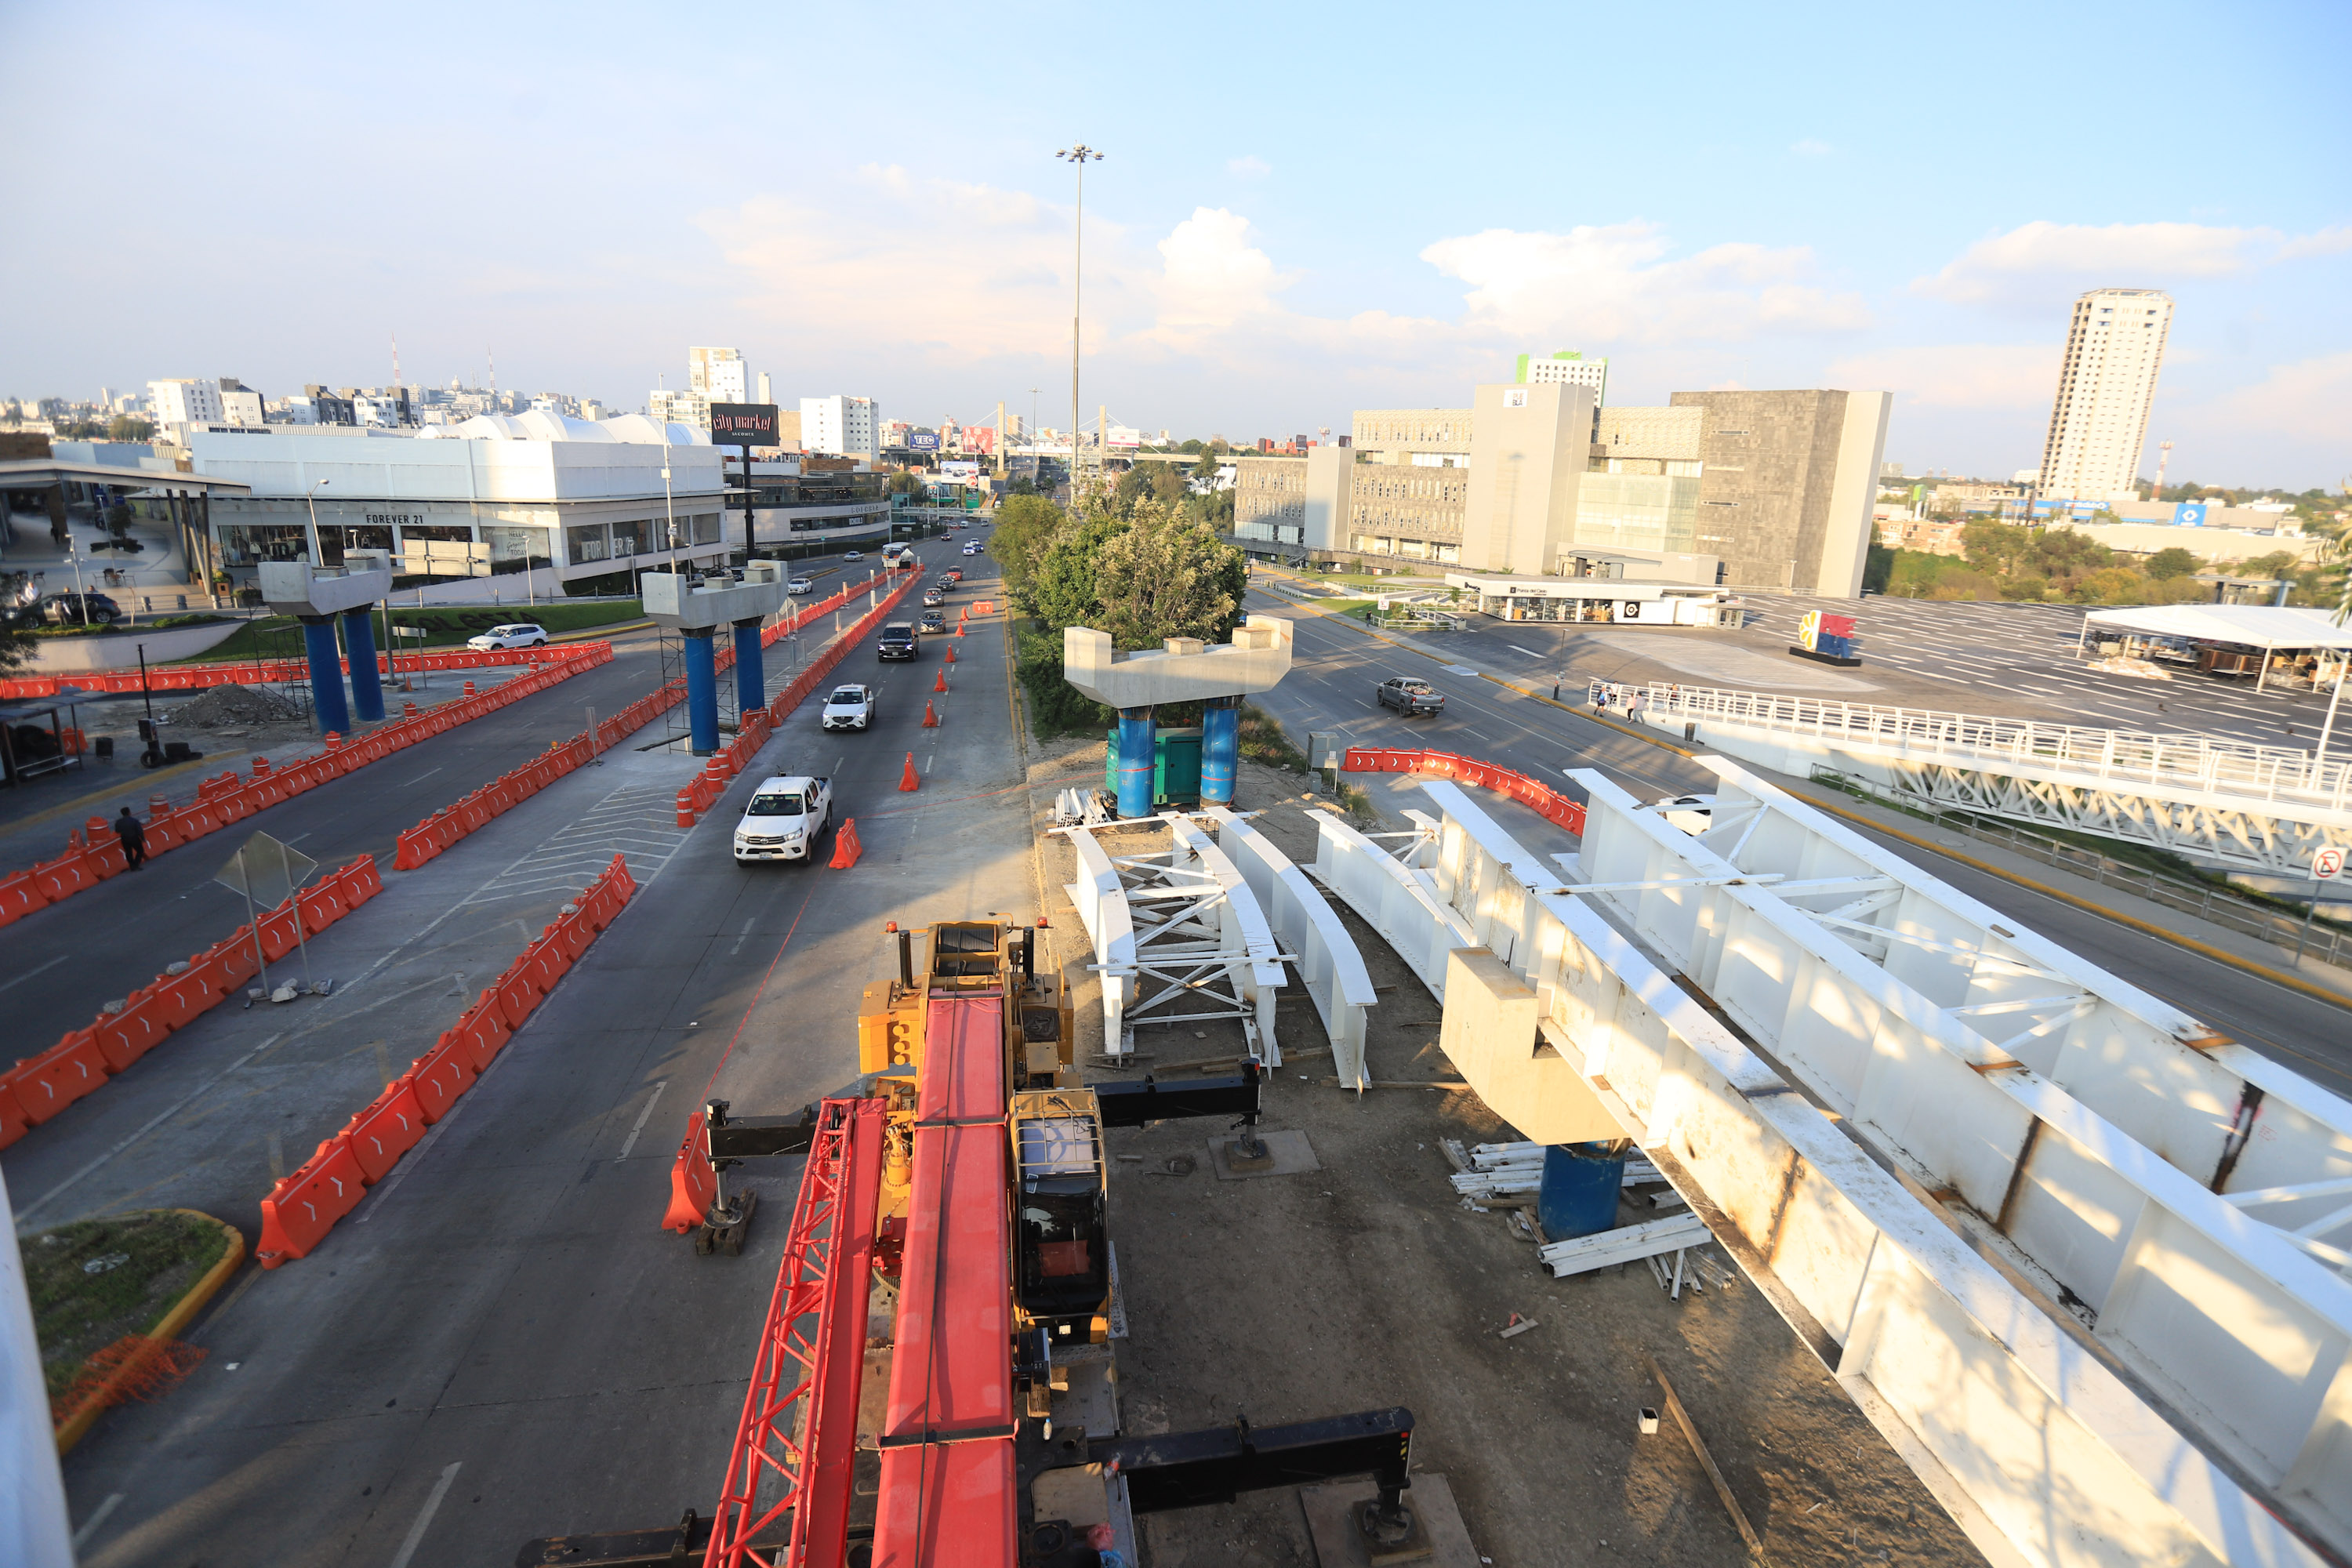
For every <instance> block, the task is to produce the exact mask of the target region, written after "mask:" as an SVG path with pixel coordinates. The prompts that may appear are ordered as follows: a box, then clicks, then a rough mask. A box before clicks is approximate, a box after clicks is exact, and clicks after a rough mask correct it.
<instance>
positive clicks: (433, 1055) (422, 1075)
mask: <svg viewBox="0 0 2352 1568" xmlns="http://www.w3.org/2000/svg"><path fill="white" fill-rule="evenodd" d="M474 1078H475V1073H474V1068H473V1064H472V1063H470V1062H468V1061H467V1059H466V1054H465V1052H464V1051H462V1050H459V1049H457V1047H452V1046H436V1047H433V1049H432V1050H430V1051H428V1052H427V1053H425V1055H424V1056H421V1057H419V1058H416V1065H415V1067H413V1068H410V1069H409V1070H408V1071H407V1072H406V1073H405V1074H404V1075H403V1081H404V1082H407V1083H411V1084H414V1085H415V1089H416V1104H417V1107H418V1109H419V1110H422V1111H423V1112H424V1113H425V1121H427V1122H434V1121H440V1120H441V1118H442V1117H444V1116H446V1114H448V1110H449V1108H450V1107H451V1106H453V1105H455V1104H457V1097H458V1096H459V1095H461V1094H463V1093H465V1092H466V1091H467V1089H471V1088H473V1086H474Z"/></svg>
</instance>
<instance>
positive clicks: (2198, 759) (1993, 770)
mask: <svg viewBox="0 0 2352 1568" xmlns="http://www.w3.org/2000/svg"><path fill="white" fill-rule="evenodd" d="M1589 695H1590V696H1591V700H1593V701H1595V702H1596V703H1604V702H1605V703H1607V704H1608V705H1610V706H1612V707H1616V708H1619V709H1622V708H1624V707H1625V706H1626V704H1627V703H1628V701H1629V700H1631V699H1633V698H1634V697H1637V696H1638V697H1639V698H1640V699H1641V703H1642V706H1641V709H1640V710H1639V715H1638V717H1639V721H1640V722H1643V723H1645V724H1648V725H1651V726H1653V727H1655V728H1660V729H1667V730H1673V731H1683V730H1685V728H1691V729H1693V730H1694V731H1695V733H1694V738H1695V739H1696V740H1698V741H1700V742H1704V743H1705V744H1706V745H1708V746H1712V747H1716V748H1718V749H1720V750H1723V751H1726V752H1731V753H1733V754H1734V755H1737V756H1739V757H1742V758H1744V759H1745V760H1747V761H1748V762H1752V763H1759V764H1760V765H1762V766H1765V767H1769V768H1774V769H1777V770H1779V771H1780V772H1783V773H1794V774H1795V775H1796V776H1798V777H1800V778H1802V777H1804V776H1805V775H1806V774H1807V773H1809V772H1810V771H1811V768H1812V767H1813V766H1827V767H1831V768H1834V769H1836V770H1838V771H1840V772H1843V773H1858V774H1861V775H1862V776H1864V777H1866V778H1869V779H1872V780H1873V781H1874V782H1875V783H1877V784H1881V785H1883V786H1885V788H1887V789H1889V790H1892V791H1894V792H1895V793H1896V794H1898V795H1909V796H1911V797H1912V798H1913V799H1916V800H1918V801H1921V802H1923V803H1927V804H1931V805H1937V806H1942V807H1947V808H1950V809H1956V810H1961V811H1973V812H1980V813H1982V814H1984V815H1986V816H2000V817H2005V818H2008V819H2011V820H2012V821H2018V822H2028V823H2032V824H2035V825H2036V826H2047V827H2063V828H2068V829H2072V830H2074V831H2075V832H2080V833H2095V834H2098V835H2100V836H2102V837H2109V838H2118V839H2123V840H2126V841H2127V842H2130V843H2135V844H2146V845H2148V846H2150V847H2155V848H2159V849H2168V850H2171V851H2173V852H2174V853H2177V854H2181V855H2186V856H2189V857H2190V858H2194V859H2201V860H2207V861H2211V862H2214V863H2217V864H2220V865H2224V866H2229V867H2232V868H2241V869H2244V870H2251V871H2263V872H2268V873H2270V874H2272V875H2274V876H2301V875H2304V874H2305V872H2306V871H2307V869H2308V868H2309V867H2310V865H2311V857H2312V851H2313V850H2315V849H2317V848H2319V847H2322V846H2325V845H2331V844H2332V845H2339V846H2347V847H2352V761H2347V759H2346V758H2344V757H2335V758H2329V759H2326V760H2322V759H2320V758H2318V757H2316V756H2315V755H2314V754H2313V753H2311V752H2303V751H2295V750H2291V749H2289V748H2286V747H2283V746H2259V745H2249V744H2244V743H2241V742H2226V741H2216V740H2212V739H2210V738H2208V737H2206V736H2202V735H2161V734H2153V733H2146V732H2141V731H2130V730H2099V729H2090V728H2085V727H2082V726H2078V725H2072V724H2041V723H2032V722H2025V721H2017V720H2010V719H1995V718H1987V717H1984V716H1982V715H1979V714H1971V713H1942V712H1935V711H1929V710H1920V709H1911V708H1888V707H1882V706H1879V705H1877V704H1874V703H1864V702H1835V701H1825V700H1821V699H1817V698H1809V697H1774V696H1768V695H1765V694H1763V693H1759V692H1752V691H1727V690H1717V689H1711V688H1706V687H1695V686H1674V685H1668V684H1663V683H1662V684H1654V685H1649V686H1630V685H1623V684H1619V683H1612V682H1596V683H1595V684H1594V685H1593V686H1592V687H1591V691H1590V693H1589Z"/></svg>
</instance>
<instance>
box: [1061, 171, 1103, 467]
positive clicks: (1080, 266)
mask: <svg viewBox="0 0 2352 1568" xmlns="http://www.w3.org/2000/svg"><path fill="white" fill-rule="evenodd" d="M1054 156H1055V157H1056V158H1059V159H1061V160H1062V161H1063V162H1065V163H1070V164H1073V165H1075V166H1076V169H1077V173H1078V205H1077V216H1076V221H1075V222H1073V223H1072V225H1071V252H1070V254H1071V267H1070V504H1071V505H1072V506H1076V504H1077V500H1078V321H1079V317H1080V314H1081V312H1080V310H1079V305H1080V301H1081V300H1082V299H1083V297H1084V296H1083V293H1082V290H1083V288H1084V284H1085V274H1086V259H1087V234H1086V229H1087V163H1089V162H1093V163H1101V162H1102V159H1103V154H1101V153H1097V152H1096V151H1095V150H1094V149H1093V148H1091V147H1089V146H1087V144H1086V143H1085V142H1076V143H1074V144H1072V145H1071V146H1069V147H1066V148H1061V149H1057V150H1056V151H1055V153H1054Z"/></svg>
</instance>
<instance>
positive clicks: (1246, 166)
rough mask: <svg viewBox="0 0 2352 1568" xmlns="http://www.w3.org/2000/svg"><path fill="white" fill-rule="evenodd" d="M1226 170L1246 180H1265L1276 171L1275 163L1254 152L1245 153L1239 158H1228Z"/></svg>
mask: <svg viewBox="0 0 2352 1568" xmlns="http://www.w3.org/2000/svg"><path fill="white" fill-rule="evenodd" d="M1225 170H1226V172H1227V173H1228V174H1239V175H1240V176H1241V177H1242V178H1243V179H1244V180H1263V179H1265V177H1266V176H1267V175H1268V174H1273V173H1274V165H1273V164H1271V163H1267V162H1266V161H1265V159H1263V158H1261V157H1259V156H1257V155H1256V154H1255V153H1243V154H1242V155H1241V156H1240V157H1238V158H1228V159H1226V160H1225Z"/></svg>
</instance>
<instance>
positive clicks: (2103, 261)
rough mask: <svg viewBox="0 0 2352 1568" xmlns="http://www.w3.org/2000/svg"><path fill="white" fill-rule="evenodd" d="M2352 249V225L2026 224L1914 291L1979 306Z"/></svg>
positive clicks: (2208, 274) (2216, 274) (1979, 245)
mask: <svg viewBox="0 0 2352 1568" xmlns="http://www.w3.org/2000/svg"><path fill="white" fill-rule="evenodd" d="M2342 250H2352V228H2342V227H2339V228H2330V229H2323V230H2321V231H2320V232H2319V233H2317V234H2311V235H2304V236H2301V237H2294V238H2289V237H2286V236H2284V235H2282V234H2280V233H2279V231H2278V230H2276V229H2274V228H2223V227H2218V226H2212V225H2209V224H2201V223H2111V224H2106V225H2104V226H2095V225H2090V224H2059V223H2047V222H2042V221H2039V220H2037V221H2035V222H2033V223H2028V224H2021V225H2020V226H2017V227H2016V228H2013V229H2011V230H2010V231H2009V232H2008V233H2006V234H1997V235H1992V236H1990V237H1987V238H1984V239H1980V240H1979V241H1977V242H1976V243H1975V244H1974V245H1971V246H1969V247H1968V249H1966V250H1964V251H1962V252H1961V253H1960V254H1959V255H1958V257H1956V258H1953V259H1952V260H1951V261H1950V262H1949V263H1948V264H1947V265H1946V266H1945V268H1943V270H1942V271H1940V272H1937V274H1936V275H1935V276H1934V277H1932V278H1918V279H1913V280H1912V283H1911V291H1912V292H1913V293H1915V294H1927V295H1934V296H1936V297H1937V298H1940V299H1945V300H1957V301H1958V302H1960V303H1962V304H1979V303H1983V302H1985V301H1987V300H1999V299H2002V298H2005V297H2014V296H2018V295H2037V296H2039V295H2044V294H2046V293H2047V291H2048V289H2050V288H2051V287H2053V285H2065V286H2069V287H2074V286H2091V287H2097V286H2102V285H2112V286H2115V287H2120V288H2139V287H2148V286H2154V285H2158V284H2162V283H2165V282H2168V281H2170V280H2172V279H2179V278H2221V277H2226V276H2228V275H2230V274H2231V273H2235V272H2243V271H2246V270H2248V269H2249V268H2255V267H2261V266H2265V265H2268V264H2270V263H2273V262H2277V261H2291V260H2295V259H2298V258H2303V257H2307V256H2326V255H2332V254H2334V253H2336V252H2337V251H2342Z"/></svg>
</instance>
